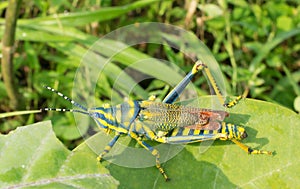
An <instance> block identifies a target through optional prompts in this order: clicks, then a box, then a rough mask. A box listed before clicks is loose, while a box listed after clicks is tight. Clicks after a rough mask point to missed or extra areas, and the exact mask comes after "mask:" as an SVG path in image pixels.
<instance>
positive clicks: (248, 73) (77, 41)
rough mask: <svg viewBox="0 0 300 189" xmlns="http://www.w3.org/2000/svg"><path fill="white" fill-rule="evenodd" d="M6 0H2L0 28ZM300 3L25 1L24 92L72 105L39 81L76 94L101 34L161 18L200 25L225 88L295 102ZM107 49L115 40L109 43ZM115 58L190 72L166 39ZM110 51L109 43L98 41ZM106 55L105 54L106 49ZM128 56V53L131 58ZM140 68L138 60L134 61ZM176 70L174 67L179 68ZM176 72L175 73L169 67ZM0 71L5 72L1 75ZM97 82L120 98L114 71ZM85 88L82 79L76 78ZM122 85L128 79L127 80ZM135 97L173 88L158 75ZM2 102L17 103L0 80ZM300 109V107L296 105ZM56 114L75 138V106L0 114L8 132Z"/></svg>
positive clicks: (17, 67) (29, 102)
mask: <svg viewBox="0 0 300 189" xmlns="http://www.w3.org/2000/svg"><path fill="white" fill-rule="evenodd" d="M7 5H8V2H7V1H2V2H0V14H1V17H2V18H1V19H0V36H1V38H3V37H5V36H3V31H4V22H5V19H4V15H5V12H6V8H7ZM299 15H300V5H299V2H298V1H283V0H276V1H253V2H248V1H244V0H239V1H233V0H227V1H225V0H224V1H203V0H202V1H192V0H185V1H179V0H169V1H159V0H144V1H130V0H122V1H112V0H105V1H98V0H87V1H78V0H73V1H37V0H35V1H23V2H22V5H21V9H20V12H19V20H18V23H17V28H16V51H15V54H14V74H15V75H14V77H15V79H16V80H17V81H18V82H17V83H18V86H17V88H18V90H19V91H20V93H21V94H22V95H23V97H24V98H23V99H24V101H25V102H24V104H25V105H26V109H28V110H35V109H39V108H42V107H70V105H69V104H68V102H65V101H64V100H63V99H59V98H57V97H55V96H52V94H49V92H48V91H46V90H44V89H43V88H42V85H43V84H46V85H49V86H51V87H53V88H55V89H57V90H59V91H61V92H63V93H64V94H66V95H68V96H71V91H72V88H73V87H75V86H73V80H74V75H75V72H76V70H77V68H78V66H79V65H80V61H81V58H82V56H83V55H84V53H85V52H86V51H87V50H88V48H89V47H90V46H91V45H92V44H93V43H94V42H95V41H96V40H97V39H99V38H100V37H101V36H104V35H106V34H107V33H109V32H111V31H114V30H116V29H118V28H120V27H122V26H126V25H128V24H137V23H140V22H161V23H167V24H172V25H176V26H179V27H182V28H184V29H186V30H188V31H191V32H193V33H195V34H196V35H197V36H198V37H199V39H200V40H202V41H203V42H204V43H205V44H206V45H207V46H208V47H209V48H210V49H211V51H212V53H213V54H214V56H215V57H216V59H217V60H218V62H219V63H220V67H221V69H222V71H223V73H224V76H225V77H226V79H227V87H226V89H227V90H228V93H229V94H230V95H237V94H241V93H242V92H243V90H244V88H246V87H247V88H250V94H249V96H248V97H250V98H256V99H262V100H266V101H270V102H274V103H278V104H281V105H283V106H286V107H288V108H290V109H293V110H297V107H299V100H297V101H296V98H297V97H298V99H299V96H300V87H299V83H300V69H299V68H300V54H299V52H300V35H299V33H300V25H299V23H300V16H299ZM106 45H107V49H109V48H118V44H114V43H111V44H106ZM135 49H136V50H129V51H128V53H127V55H126V56H125V57H123V58H122V59H117V60H115V61H114V62H115V68H114V69H117V70H122V69H124V68H125V67H126V65H128V64H130V63H129V61H130V60H132V59H130V58H131V57H134V58H136V59H138V58H139V57H144V56H146V55H147V56H149V57H156V58H160V59H166V60H168V61H171V62H172V63H173V64H176V65H178V66H179V67H180V68H181V69H182V70H184V71H185V72H187V71H189V70H190V69H191V67H192V63H191V62H192V61H191V60H190V58H188V57H186V56H184V55H182V53H181V52H178V51H176V50H174V49H172V48H168V47H167V46H165V47H163V46H161V45H155V44H143V45H139V46H135ZM101 50H103V51H105V48H104V49H101ZM101 56H103V57H105V54H104V55H101ZM126 58H127V59H126ZM133 69H134V70H135V72H138V71H137V68H133ZM176 72H177V71H176V70H174V74H176ZM169 74H170V75H173V74H172V73H169ZM134 75H135V74H128V76H132V78H131V79H132V81H134ZM0 78H1V75H0ZM100 81H101V82H99V83H97V91H96V94H95V95H96V97H95V98H96V99H97V101H96V103H97V104H99V105H101V104H103V103H105V102H108V101H109V99H110V98H111V96H112V93H113V96H114V98H118V99H120V100H122V99H123V97H124V96H123V95H122V94H123V93H124V92H123V91H124V90H125V88H120V90H119V91H115V90H114V91H113V90H112V85H113V82H112V78H111V77H110V75H105V76H103V77H101V79H100ZM195 83H196V85H197V86H199V89H198V90H199V91H198V92H199V94H208V91H209V90H208V87H207V85H206V80H205V78H204V77H202V75H201V74H199V76H197V78H196V79H195ZM76 87H78V88H80V86H76ZM124 87H125V86H124ZM139 87H140V88H139V90H138V91H139V92H137V93H135V94H133V96H132V98H137V99H142V98H146V96H147V95H148V94H155V95H157V96H158V97H163V96H164V95H165V94H167V92H168V91H169V90H170V87H165V84H164V83H162V82H159V81H157V80H149V81H148V82H143V83H142V84H141V85H140V86H139ZM0 91H1V93H0V104H1V105H0V109H1V111H2V112H10V111H13V110H11V109H10V108H9V106H8V97H7V94H6V90H5V87H4V84H3V80H1V81H0ZM298 111H299V108H298ZM48 119H51V120H52V121H53V122H54V124H53V125H54V130H55V131H56V134H57V135H58V137H59V138H60V139H61V140H63V141H64V142H65V143H66V144H67V145H68V146H69V148H73V147H74V146H76V145H77V142H78V141H77V140H80V134H79V133H78V131H77V130H76V129H74V127H72V126H71V125H74V119H73V116H72V114H68V113H66V114H59V113H53V112H49V113H47V114H44V113H43V114H35V115H30V116H22V117H21V116H18V117H10V118H6V119H2V120H0V124H1V126H0V131H1V132H2V133H7V132H9V131H10V130H13V129H14V128H15V127H17V126H19V125H26V124H30V123H34V122H37V121H41V120H48Z"/></svg>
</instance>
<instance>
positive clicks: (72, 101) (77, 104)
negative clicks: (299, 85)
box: [41, 86, 89, 115]
mask: <svg viewBox="0 0 300 189" xmlns="http://www.w3.org/2000/svg"><path fill="white" fill-rule="evenodd" d="M43 87H44V88H45V89H48V90H49V91H51V92H53V93H55V94H57V95H58V96H60V97H62V98H64V99H65V100H67V101H69V102H70V103H71V104H72V105H74V106H76V107H78V108H80V109H81V110H77V109H64V108H42V109H41V111H57V112H78V113H82V114H87V115H89V113H88V109H87V108H86V107H84V106H82V105H81V104H79V103H77V102H75V101H74V100H72V99H70V98H69V97H67V96H66V95H64V94H62V93H61V92H59V91H57V90H55V89H52V88H51V87H48V86H43Z"/></svg>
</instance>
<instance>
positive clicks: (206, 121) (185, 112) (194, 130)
mask: <svg viewBox="0 0 300 189" xmlns="http://www.w3.org/2000/svg"><path fill="white" fill-rule="evenodd" d="M199 71H203V72H204V74H205V75H206V76H207V78H208V80H209V82H210V83H211V85H212V88H213V89H214V92H215V94H216V95H217V97H218V99H219V100H220V102H221V103H222V104H223V105H224V106H225V107H227V108H231V107H233V106H234V105H236V104H237V103H238V101H239V100H241V99H242V98H243V96H238V97H237V98H236V99H235V100H233V101H231V102H229V103H225V102H224V100H223V98H222V94H221V92H220V90H219V89H218V86H217V84H216V82H215V80H214V78H213V76H212V74H211V73H210V71H209V69H208V67H207V66H206V65H205V64H204V63H202V62H201V61H197V62H196V63H195V65H194V66H193V69H192V70H191V71H190V72H189V73H188V74H187V75H186V76H185V78H184V79H183V80H182V81H181V82H180V83H179V84H178V85H177V86H176V87H175V88H174V89H173V90H172V91H171V92H170V93H169V94H168V95H167V96H166V97H165V99H164V100H163V102H155V101H154V98H149V99H148V100H145V101H135V100H129V101H126V102H123V103H122V104H119V105H116V106H110V105H108V104H105V105H104V106H103V107H97V108H89V109H88V108H86V107H84V106H82V105H80V104H78V103H77V102H75V101H73V100H71V99H70V98H68V97H67V96H65V95H63V94H62V93H60V92H58V91H56V90H54V89H52V88H50V87H45V88H46V89H48V90H50V91H52V92H54V93H56V94H58V95H59V96H61V97H63V98H64V99H65V100H68V101H69V102H70V103H71V104H73V105H74V106H76V107H78V108H79V109H57V108H44V109H42V110H43V111H69V112H78V113H82V114H86V115H88V116H90V117H92V118H93V119H94V120H95V122H96V123H97V125H98V126H99V127H100V128H101V129H102V130H104V131H105V132H108V131H111V130H112V131H115V136H114V137H113V139H112V140H111V141H110V142H109V143H108V145H107V146H106V147H105V148H104V151H103V152H102V153H101V154H100V155H99V156H98V158H97V159H98V160H99V161H101V159H102V157H103V156H104V155H105V154H107V153H108V152H109V151H110V149H111V148H112V147H113V146H114V144H115V143H116V142H117V140H118V139H119V137H120V135H124V134H125V135H126V134H127V135H129V136H130V137H131V138H133V139H135V140H136V141H137V142H138V144H140V145H141V146H143V147H144V148H145V149H146V150H148V151H149V152H150V153H151V154H152V155H153V156H155V158H156V167H157V169H158V170H159V171H160V173H161V174H162V175H163V177H164V178H165V180H166V181H168V180H169V177H168V176H167V174H166V173H165V171H164V169H163V168H162V167H161V164H160V161H159V157H160V156H159V152H158V150H156V149H155V148H153V147H152V146H150V145H149V144H147V143H146V142H145V141H144V140H142V137H141V136H143V137H144V138H146V139H150V140H154V141H157V142H160V143H170V144H172V143H174V144H175V143H176V144H185V143H193V142H200V141H205V140H215V139H220V140H231V141H232V142H234V143H235V144H237V145H238V146H239V147H240V148H242V149H243V150H244V151H246V152H248V153H249V154H269V155H271V154H272V152H270V151H265V150H254V149H252V148H250V147H248V146H246V145H244V144H242V143H241V142H239V140H241V139H243V138H246V137H247V133H246V131H245V129H244V128H243V127H240V126H236V125H234V124H230V123H226V122H224V121H223V120H224V118H225V117H227V116H228V115H229V113H227V112H225V111H218V110H212V109H201V108H194V107H188V106H183V105H175V104H173V102H174V101H175V100H176V99H177V98H178V96H179V95H180V94H181V93H182V92H183V90H184V89H185V88H186V86H187V85H188V83H189V82H190V81H191V79H192V78H193V77H194V75H195V74H196V73H197V72H199Z"/></svg>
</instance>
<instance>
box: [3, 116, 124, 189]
mask: <svg viewBox="0 0 300 189" xmlns="http://www.w3.org/2000/svg"><path fill="white" fill-rule="evenodd" d="M95 157H96V156H95V155H93V154H87V153H85V152H81V151H74V152H71V151H69V150H68V149H66V148H65V147H64V146H63V145H62V144H61V143H60V141H59V140H58V139H57V138H56V137H55V135H54V133H53V131H52V129H51V124H50V121H47V122H41V123H37V124H33V125H29V126H24V127H19V128H17V129H16V130H15V131H12V132H10V133H9V134H8V135H0V162H1V163H0V187H1V188H116V187H117V185H118V182H117V181H116V180H115V179H113V178H112V177H111V175H110V174H109V172H108V171H107V170H106V169H105V168H103V167H102V166H101V165H100V164H99V163H98V164H97V162H96V161H95Z"/></svg>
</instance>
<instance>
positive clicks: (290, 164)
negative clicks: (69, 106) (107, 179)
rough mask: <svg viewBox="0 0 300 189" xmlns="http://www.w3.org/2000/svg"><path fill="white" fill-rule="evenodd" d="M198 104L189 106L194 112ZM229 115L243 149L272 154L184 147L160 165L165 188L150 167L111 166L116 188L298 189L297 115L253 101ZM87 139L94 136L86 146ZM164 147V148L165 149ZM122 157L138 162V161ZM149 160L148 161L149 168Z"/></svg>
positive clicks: (205, 102) (227, 146) (225, 145)
mask: <svg viewBox="0 0 300 189" xmlns="http://www.w3.org/2000/svg"><path fill="white" fill-rule="evenodd" d="M214 100H216V98H212V97H201V98H200V99H199V104H200V105H201V107H202V106H203V107H210V105H211V104H212V103H213V102H214ZM199 104H198V103H197V104H190V105H192V106H197V107H199ZM230 113H231V114H230V117H229V118H227V119H226V121H227V122H229V123H234V124H237V125H242V126H245V129H246V131H247V133H248V138H246V139H244V140H243V141H242V142H243V143H244V144H246V145H249V146H251V147H253V148H254V149H263V150H269V151H275V155H273V156H269V155H248V154H247V153H246V152H244V151H243V150H241V149H240V148H239V147H238V146H237V145H235V144H234V143H232V142H230V141H220V140H217V141H214V142H213V144H212V143H209V142H208V143H207V142H205V143H204V142H202V143H195V144H189V145H186V147H185V148H184V149H183V150H182V151H181V152H180V153H179V154H178V155H176V156H175V157H174V158H173V159H171V160H169V161H167V162H166V163H164V164H163V168H164V169H165V171H166V173H167V174H168V175H169V177H170V178H171V181H170V182H168V183H166V182H165V181H164V179H163V177H162V176H161V174H160V173H159V171H158V170H157V169H156V167H155V166H152V167H148V168H128V167H121V166H118V165H114V164H113V163H111V164H109V165H108V166H107V168H108V169H109V170H110V173H111V174H112V175H113V176H114V177H115V178H116V179H118V180H119V181H120V188H186V187H188V188H202V187H203V188H204V187H205V188H239V187H242V188H274V187H275V188H293V187H294V186H298V185H299V184H300V180H299V179H298V176H297V175H299V170H300V164H299V162H300V160H299V156H300V150H299V148H298V143H299V140H300V133H299V129H298V128H299V127H300V116H299V115H297V114H296V113H295V112H293V111H291V110H289V109H287V108H284V107H282V106H279V105H276V104H272V103H268V102H263V101H258V100H253V99H245V100H242V101H241V102H240V103H239V104H238V105H236V106H235V107H234V108H232V109H230ZM123 138H127V139H128V138H129V137H122V138H121V141H122V140H123ZM92 139H93V137H92V138H91V139H89V140H88V141H87V142H88V143H89V142H90V140H92ZM96 142H97V141H96ZM119 142H120V141H118V143H119ZM98 143H99V146H100V145H101V144H102V142H101V140H99V138H98ZM210 144H212V145H210ZM166 146H167V148H168V145H166ZM115 148H117V149H115ZM115 148H113V149H112V150H114V149H115V150H117V151H118V150H120V149H119V148H118V145H117V146H115ZM117 153H118V152H117ZM122 153H127V151H126V150H125V151H123V152H122ZM122 153H121V154H117V155H112V156H111V158H112V159H115V158H117V156H119V155H122ZM145 153H146V152H145ZM166 154H168V152H161V159H164V158H165V155H166ZM107 156H109V154H107ZM111 158H108V160H110V159H111ZM127 158H131V159H132V160H133V161H143V159H142V160H141V159H140V158H139V157H138V156H136V157H134V156H130V157H127ZM154 161H155V160H154V158H153V165H154ZM103 163H104V164H106V163H107V162H105V161H104V162H103ZM146 167H147V166H146Z"/></svg>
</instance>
